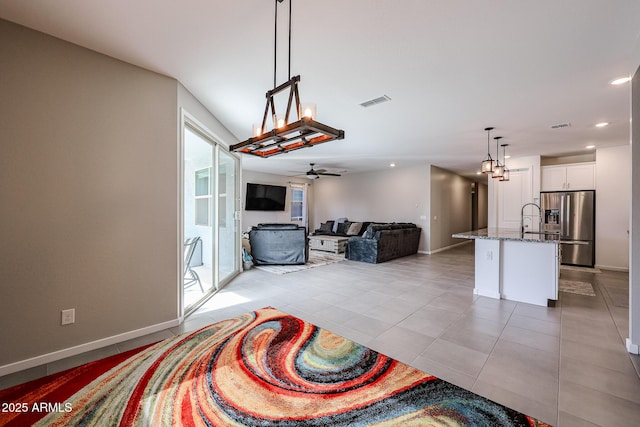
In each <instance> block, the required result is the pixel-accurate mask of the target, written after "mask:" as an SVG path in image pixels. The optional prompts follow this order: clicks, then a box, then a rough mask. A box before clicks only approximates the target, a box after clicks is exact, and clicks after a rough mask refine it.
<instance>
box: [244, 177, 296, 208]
mask: <svg viewBox="0 0 640 427" xmlns="http://www.w3.org/2000/svg"><path fill="white" fill-rule="evenodd" d="M286 196H287V187H283V186H280V185H265V184H252V183H250V182H248V183H247V197H246V200H245V204H244V208H245V210H248V211H283V210H284V207H285V198H286Z"/></svg>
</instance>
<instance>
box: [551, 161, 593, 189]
mask: <svg viewBox="0 0 640 427" xmlns="http://www.w3.org/2000/svg"><path fill="white" fill-rule="evenodd" d="M540 187H541V191H563V190H565V191H566V190H569V191H571V190H593V189H595V188H596V164H595V163H594V162H589V163H576V164H571V165H554V166H543V167H542V183H541V186H540Z"/></svg>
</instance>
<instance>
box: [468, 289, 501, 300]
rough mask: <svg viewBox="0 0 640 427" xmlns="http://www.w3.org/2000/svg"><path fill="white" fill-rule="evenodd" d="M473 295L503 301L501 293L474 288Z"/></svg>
mask: <svg viewBox="0 0 640 427" xmlns="http://www.w3.org/2000/svg"><path fill="white" fill-rule="evenodd" d="M473 294H474V295H478V296H481V297H487V298H493V299H501V295H500V292H494V291H487V290H483V289H478V288H473Z"/></svg>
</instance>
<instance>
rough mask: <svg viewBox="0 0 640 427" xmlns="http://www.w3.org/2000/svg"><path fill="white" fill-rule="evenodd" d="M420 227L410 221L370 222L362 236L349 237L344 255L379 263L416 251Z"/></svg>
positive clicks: (357, 259)
mask: <svg viewBox="0 0 640 427" xmlns="http://www.w3.org/2000/svg"><path fill="white" fill-rule="evenodd" d="M421 232H422V229H421V228H419V227H417V226H416V225H415V224H411V223H390V224H389V223H387V224H377V223H373V224H370V225H369V226H368V227H367V229H366V230H365V232H364V233H363V234H362V236H352V237H349V242H347V246H346V249H345V257H346V258H347V259H349V260H352V261H364V262H370V263H380V262H385V261H389V260H392V259H395V258H400V257H403V256H407V255H412V254H415V253H417V252H418V245H419V244H420V233H421Z"/></svg>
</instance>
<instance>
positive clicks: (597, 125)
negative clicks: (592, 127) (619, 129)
mask: <svg viewBox="0 0 640 427" xmlns="http://www.w3.org/2000/svg"><path fill="white" fill-rule="evenodd" d="M608 124H609V123H607V122H602V123H597V124H596V127H597V128H603V127H605V126H607V125H608Z"/></svg>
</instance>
